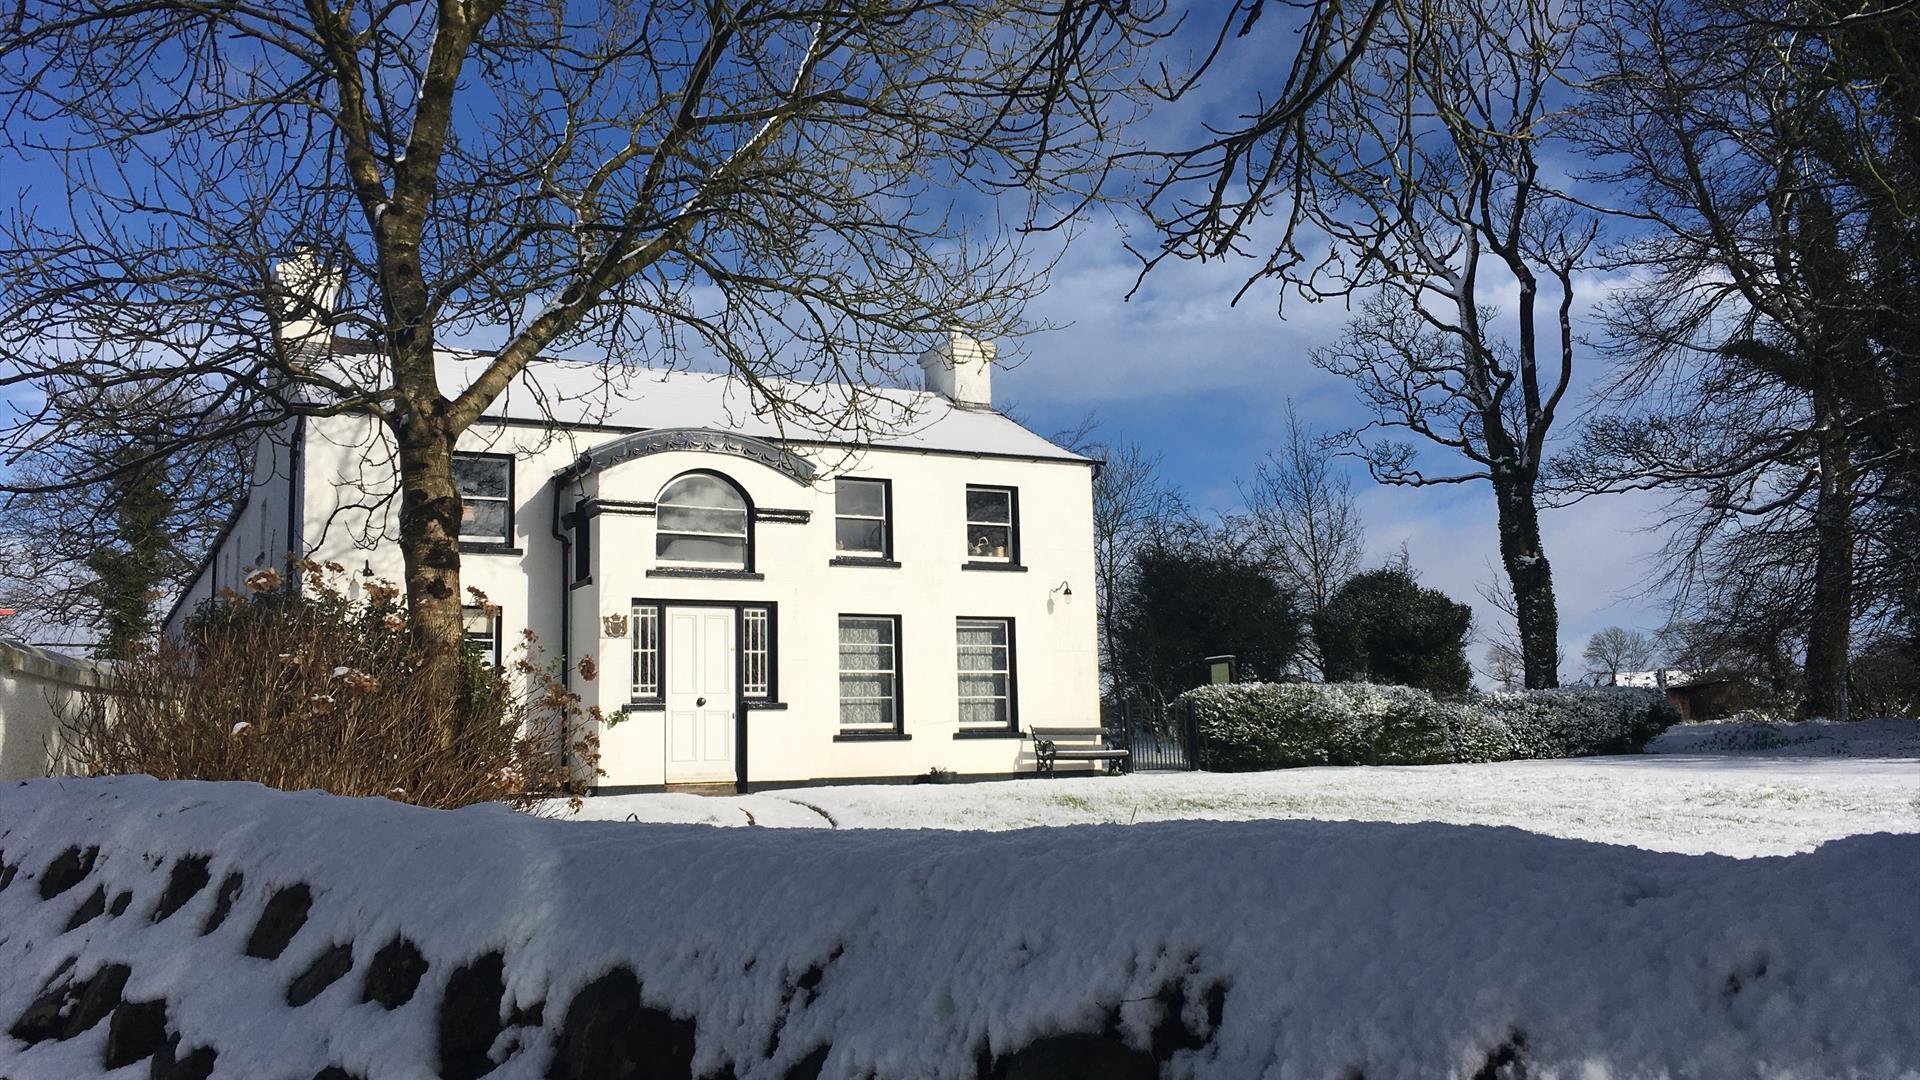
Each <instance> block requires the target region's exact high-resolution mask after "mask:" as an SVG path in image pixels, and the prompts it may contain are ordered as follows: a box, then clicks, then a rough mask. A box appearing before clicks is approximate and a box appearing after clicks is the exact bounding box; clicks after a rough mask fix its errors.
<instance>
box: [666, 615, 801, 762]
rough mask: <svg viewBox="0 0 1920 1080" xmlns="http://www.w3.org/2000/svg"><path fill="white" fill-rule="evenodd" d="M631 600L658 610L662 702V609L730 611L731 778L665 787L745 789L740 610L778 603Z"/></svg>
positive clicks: (668, 668)
mask: <svg viewBox="0 0 1920 1080" xmlns="http://www.w3.org/2000/svg"><path fill="white" fill-rule="evenodd" d="M632 603H633V604H635V605H641V604H653V605H658V606H659V607H660V609H661V615H662V619H661V623H662V625H661V627H660V653H661V655H660V677H661V697H662V700H663V703H664V699H665V697H666V694H667V693H668V692H669V689H670V688H669V687H668V685H667V682H666V680H667V679H668V678H669V677H670V675H671V673H672V672H671V661H670V660H669V659H668V653H670V652H671V651H672V646H671V643H670V642H669V641H668V633H667V627H666V619H665V615H666V612H667V611H668V610H670V609H673V608H725V609H727V610H728V611H730V612H731V613H732V615H733V631H732V634H733V642H734V648H733V664H732V668H733V779H732V780H731V781H728V780H724V779H723V780H705V781H685V782H675V781H672V780H669V781H667V786H668V787H670V788H674V789H698V788H711V787H714V786H715V785H725V784H728V783H731V784H732V785H733V786H734V788H735V790H737V791H742V792H744V791H746V790H747V783H748V779H747V699H746V692H745V686H746V682H745V678H744V676H745V674H746V673H745V671H744V665H745V650H744V649H742V648H741V647H740V646H741V642H742V641H743V640H744V637H743V634H742V631H743V627H742V625H741V624H742V621H743V620H744V618H745V616H744V615H743V612H744V611H745V609H747V608H752V607H758V608H766V609H767V610H768V611H769V612H774V611H777V610H778V609H779V608H778V605H776V604H775V603H773V602H772V601H770V600H680V599H675V598H672V597H665V596H636V597H634V598H633V600H632ZM777 632H778V631H776V633H777ZM776 648H777V646H776ZM775 655H778V654H777V652H776V653H775ZM772 662H776V663H777V661H772ZM670 737H671V736H670V735H668V734H666V733H664V732H663V733H662V736H661V744H660V752H661V754H662V757H663V760H662V766H663V768H664V766H665V760H664V756H665V754H666V752H667V744H666V740H667V739H668V738H670Z"/></svg>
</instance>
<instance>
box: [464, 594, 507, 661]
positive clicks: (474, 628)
mask: <svg viewBox="0 0 1920 1080" xmlns="http://www.w3.org/2000/svg"><path fill="white" fill-rule="evenodd" d="M460 625H461V629H462V630H463V631H464V632H465V634H466V639H467V647H468V648H470V649H472V650H473V651H474V653H475V655H477V656H479V657H480V659H481V660H482V661H483V662H485V663H488V664H491V665H493V666H494V667H499V666H500V609H499V608H497V607H493V606H491V605H469V606H467V607H463V608H461V609H460Z"/></svg>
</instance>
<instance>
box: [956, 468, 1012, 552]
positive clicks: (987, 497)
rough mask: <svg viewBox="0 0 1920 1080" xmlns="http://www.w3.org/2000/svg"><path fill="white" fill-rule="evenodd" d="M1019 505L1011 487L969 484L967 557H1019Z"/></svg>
mask: <svg viewBox="0 0 1920 1080" xmlns="http://www.w3.org/2000/svg"><path fill="white" fill-rule="evenodd" d="M1016 506H1017V500H1016V499H1015V497H1014V489H1012V488H1005V487H982V486H980V485H977V484H968V485H967V558H969V559H971V560H972V561H974V562H1003V563H1015V562H1018V561H1019V555H1020V532H1019V525H1018V522H1017V521H1016V520H1015V508H1016Z"/></svg>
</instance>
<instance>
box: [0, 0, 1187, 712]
mask: <svg viewBox="0 0 1920 1080" xmlns="http://www.w3.org/2000/svg"><path fill="white" fill-rule="evenodd" d="M1157 14H1158V10H1157V7H1156V5H1154V4H1153V3H1148V4H1145V5H1134V4H1130V3H1101V2H1094V3H1077V2H1076V3H1056V2H1049V0H957V2H954V3H942V4H927V3H922V2H919V0H876V2H873V3H862V4H857V5H833V4H828V5H819V4H797V3H787V2H778V0H768V2H750V3H739V2H712V0H700V2H694V0H656V2H650V3H635V2H611V3H606V4H593V5H584V6H582V5H565V4H562V5H540V4H529V3H508V2H506V0H440V2H438V3H434V4H428V5H374V6H371V7H369V6H363V5H356V4H351V3H342V2H330V0H308V2H306V3H304V4H291V3H283V2H276V0H232V2H223V3H217V4H206V3H201V2H198V0H49V2H47V3H41V4H35V5H23V6H21V7H19V8H18V9H17V10H16V11H14V13H13V15H12V19H11V24H10V26H9V27H8V30H7V37H6V41H5V46H4V48H3V49H0V102H4V108H5V110H6V125H5V131H6V138H7V140H8V143H9V144H10V148H11V149H12V150H13V151H14V152H15V153H16V154H18V155H19V156H21V157H22V158H24V159H26V160H28V161H30V162H31V163H32V165H33V167H34V168H36V169H39V170H42V171H43V175H44V176H45V177H46V179H45V180H44V181H43V183H42V184H40V185H38V186H37V187H36V188H35V189H32V191H31V193H30V195H29V197H28V201H27V202H25V203H23V205H21V206H20V207H19V209H18V210H17V211H16V212H15V213H14V214H13V215H12V216H11V217H10V218H8V219H6V220H5V221H4V223H0V385H4V386H7V387H10V388H14V389H15V390H17V391H19V390H24V391H30V395H28V396H22V397H17V398H16V400H21V401H31V400H38V401H42V402H45V401H51V400H54V399H56V398H57V397H58V396H60V395H62V394H66V393H70V392H75V391H88V390H93V389H97V388H100V387H109V386H111V387H115V388H117V389H118V390H119V391H120V392H122V393H125V394H128V395H131V396H134V397H136V398H139V397H142V396H143V395H144V396H151V395H154V394H157V393H158V392H159V388H161V387H164V388H166V390H167V392H168V393H169V394H171V395H173V398H172V400H174V401H175V402H176V403H177V405H178V407H180V408H182V409H185V410H188V412H187V415H188V416H189V417H190V418H192V419H194V420H196V421H198V422H196V423H190V424H187V425H184V426H185V427H186V429H187V432H186V433H185V434H182V435H180V436H179V437H178V438H175V439H172V440H169V441H166V442H163V443H162V444H160V445H156V446H153V447H151V448H149V449H148V451H147V453H146V457H147V458H149V459H152V460H158V459H161V458H164V457H165V456H166V455H169V454H172V453H174V452H175V451H177V450H179V449H181V448H183V447H185V446H187V445H189V444H190V443H191V442H194V441H208V440H218V439H225V438H230V437H234V436H236V435H243V434H245V433H248V432H258V431H264V430H269V429H273V428H276V427H277V426H278V425H280V424H282V423H283V422H285V421H286V420H287V418H288V417H290V416H296V415H303V414H339V413H344V412H356V413H367V414H370V415H372V416H373V417H375V418H376V419H377V421H378V422H379V424H380V425H381V426H382V428H383V430H384V432H385V435H386V438H387V439H388V440H389V441H390V442H391V445H392V452H393V454H394V458H395V465H396V469H397V475H398V481H397V484H398V498H399V513H398V531H399V536H398V538H397V539H398V543H399V545H400V548H401V550H402V552H403V554H404V556H405V575H404V576H405V582H404V584H405V587H406V592H407V598H408V604H409V621H410V625H411V632H412V633H413V635H414V641H415V645H416V647H417V648H418V649H420V650H422V652H423V653H425V654H426V655H427V656H428V658H429V663H428V664H427V666H426V667H425V668H424V669H423V670H424V672H425V676H424V677H427V678H431V679H440V680H448V679H452V678H453V677H454V676H455V672H456V669H457V666H458V658H459V651H460V644H461V628H460V604H461V588H460V559H459V551H458V546H457V537H458V531H459V522H460V517H461V504H460V496H459V493H458V490H457V489H456V486H455V484H454V480H453V474H452V470H451V453H452V449H453V445H454V441H455V439H456V438H457V437H458V436H459V435H460V434H461V432H463V431H465V430H466V429H467V428H468V427H469V426H471V425H472V424H474V423H475V422H476V421H477V420H479V419H480V418H481V417H482V416H483V415H484V414H485V413H486V412H487V410H488V408H489V406H490V405H492V403H493V402H494V401H495V400H496V399H497V398H498V397H499V396H500V395H501V393H502V392H503V391H504V390H505V389H506V388H507V387H508V386H509V385H510V384H511V383H512V382H513V381H514V380H515V379H516V378H518V377H519V376H520V375H521V374H522V373H523V372H524V371H525V370H526V368H527V366H528V364H529V362H530V361H532V360H534V359H535V358H536V357H537V356H539V355H540V354H542V353H543V352H549V351H563V350H565V351H573V352H575V353H576V354H587V355H594V356H602V357H606V358H607V359H609V360H610V361H612V362H616V363H620V362H629V361H631V360H634V359H638V358H645V357H646V356H649V355H652V356H662V355H664V356H669V357H671V356H676V355H681V354H683V353H685V352H686V351H688V350H691V349H694V348H699V349H705V350H708V351H710V352H711V353H712V354H713V355H715V356H716V357H717V358H718V359H719V360H720V361H721V362H724V363H725V364H726V365H728V366H729V367H730V368H731V370H732V371H733V372H734V373H736V374H737V375H739V376H740V377H741V378H742V379H744V380H745V381H746V382H747V383H748V384H749V385H750V386H752V387H753V388H755V389H756V391H758V392H760V393H761V394H762V399H761V401H760V404H762V405H765V406H769V407H776V408H777V407H778V406H781V405H788V406H792V407H794V408H796V409H797V408H800V407H801V406H799V405H797V404H795V403H793V402H791V401H779V400H768V398H769V396H771V397H773V398H777V397H778V394H777V392H775V391H773V389H772V388H773V387H774V385H775V384H774V382H773V377H775V376H779V375H798V376H804V377H808V378H812V379H818V380H825V381H830V382H837V383H840V384H843V385H846V386H852V387H858V386H862V385H866V384H868V383H871V382H873V381H876V380H884V379H885V378H886V377H887V376H888V374H889V373H890V372H891V370H892V369H893V368H894V366H896V365H897V364H899V363H900V362H901V361H902V360H904V359H905V358H907V357H911V356H912V355H914V354H916V353H917V352H918V351H919V349H920V347H921V346H922V345H923V344H924V342H925V341H926V340H927V339H928V338H929V337H930V336H932V335H935V334H938V333H942V332H944V331H946V330H947V329H948V328H949V327H952V326H955V325H960V326H966V327H969V328H971V329H974V330H976V331H977V332H982V333H987V334H1001V333H1007V332H1012V331H1016V330H1018V329H1019V326H1020V316H1019V310H1020V305H1021V302H1022V301H1023V300H1024V299H1025V297H1026V296H1027V295H1029V294H1030V292H1031V291H1032V290H1033V289H1034V288H1035V287H1036V286H1037V285H1038V283H1039V281H1040V280H1041V278H1042V277H1043V275H1044V267H1035V266H1033V265H1032V264H1031V263H1030V262H1029V261H1028V260H1027V259H1025V257H1024V255H1023V251H1022V250H1021V248H1020V246H1019V244H1018V242H1017V240H1016V239H1013V238H1012V233H1011V232H1010V231H1009V230H998V231H996V230H995V228H994V225H995V216H994V215H995V214H997V213H999V212H1001V211H1002V209H1003V203H1002V202H1001V201H998V200H994V199H991V198H986V196H995V195H998V194H1000V193H1002V192H1006V191H1008V190H1013V189H1017V190H1018V191H1019V192H1023V193H1025V194H1026V195H1027V196H1029V197H1030V199H1031V200H1032V201H1033V202H1044V201H1045V200H1048V199H1051V198H1054V197H1057V196H1072V197H1080V196H1084V195H1085V194H1086V191H1087V189H1088V186H1089V185H1090V184H1092V183H1093V181H1094V180H1095V179H1097V176H1098V174H1099V172H1100V169H1101V167H1102V165H1103V163H1104V161H1105V160H1106V156H1107V154H1108V151H1109V150H1110V148H1111V147H1110V139H1109V135H1110V132H1109V124H1110V120H1111V117H1110V116H1109V114H1108V112H1107V108H1108V106H1109V105H1110V104H1111V103H1112V101H1113V98H1114V95H1115V94H1116V93H1117V92H1120V91H1124V90H1127V89H1129V88H1130V87H1131V86H1132V85H1133V84H1132V82H1131V77H1130V75H1129V74H1128V68H1129V65H1130V64H1131V61H1132V57H1133V54H1134V52H1135V50H1136V49H1137V48H1139V47H1140V46H1142V45H1144V44H1146V43H1148V42H1149V41H1150V40H1151V31H1149V29H1148V27H1149V26H1150V25H1151V24H1152V23H1153V20H1154V18H1155V16H1156V15H1157ZM967 189H972V190H973V191H975V192H978V193H980V196H979V197H969V196H963V195H962V194H960V193H959V192H960V191H964V190H967ZM943 192H946V194H943ZM1031 205H1032V203H1031V202H1030V203H1029V206H1031ZM970 207H971V208H972V210H971V212H969V208H970ZM297 250H304V251H305V252H306V254H305V256H304V257H303V258H302V259H300V260H296V261H294V262H292V263H290V264H289V263H287V262H286V257H287V256H288V254H289V253H292V252H295V251H297ZM276 269H277V270H278V272H277V273H276ZM336 298H337V308H338V312H337V315H334V316H333V317H332V319H331V324H332V325H331V327H327V326H325V325H324V324H325V323H326V322H327V321H328V320H327V318H326V312H325V311H324V310H322V309H325V308H330V307H334V306H336V304H335V303H329V301H336ZM316 324H320V325H318V326H316ZM329 329H330V330H332V331H337V332H339V333H342V334H347V335H350V336H352V337H355V338H358V339H361V340H363V341H365V342H368V343H370V347H369V348H367V349H366V350H365V351H364V352H363V353H361V352H356V353H352V354H343V353H341V352H339V351H337V350H336V351H333V352H331V353H329V352H328V351H327V349H326V340H327V339H326V331H328V330H329ZM316 330H317V331H319V337H318V338H317V339H316V338H315V337H313V336H312V335H313V334H314V333H315V331H316ZM453 334H461V335H466V336H469V337H470V338H471V339H478V340H481V341H483V342H484V343H485V344H483V345H482V346H481V349H480V351H481V354H482V357H483V359H484V363H482V364H480V365H479V366H478V373H477V374H476V375H475V376H474V377H473V378H472V380H471V381H470V382H469V383H467V384H466V385H458V386H454V385H443V384H442V382H441V378H440V375H439V373H438V371H437V369H436V365H435V352H436V348H437V347H439V346H441V345H442V344H443V343H445V342H446V341H447V340H448V337H449V336H450V335H453ZM316 340H317V342H318V344H319V346H320V347H319V348H314V347H313V346H314V345H315V343H316ZM31 395H37V397H33V396H31ZM213 418H219V419H217V420H216V419H213ZM73 431H74V429H73V427H72V425H71V424H69V423H67V422H65V421H64V420H63V419H62V417H60V416H59V415H58V414H57V413H55V412H53V411H51V410H48V409H39V410H36V409H35V408H34V407H33V406H32V405H31V404H28V405H27V411H26V413H25V415H24V416H22V417H21V418H19V419H18V420H17V421H16V422H14V423H12V424H11V425H10V426H9V427H8V428H7V429H6V430H4V431H3V432H0V443H4V446H5V449H6V451H7V453H8V454H9V455H10V457H12V458H13V459H14V460H16V461H18V460H22V459H31V458H33V457H35V456H36V455H43V454H46V453H49V452H50V451H51V450H52V449H53V448H55V447H57V446H58V445H60V443H61V442H62V441H63V440H65V439H67V438H69V437H70V436H71V435H72V434H73ZM104 471H105V469H104V466H103V468H102V470H99V471H96V473H95V474H94V475H91V476H87V477H75V478H70V479H71V480H72V482H73V483H76V484H77V483H85V482H93V481H96V480H99V479H102V476H101V473H102V472H104ZM9 485H10V486H11V488H12V489H13V490H15V491H22V490H36V489H37V486H36V484H35V483H34V482H33V481H31V480H25V479H20V478H15V479H14V480H11V481H9Z"/></svg>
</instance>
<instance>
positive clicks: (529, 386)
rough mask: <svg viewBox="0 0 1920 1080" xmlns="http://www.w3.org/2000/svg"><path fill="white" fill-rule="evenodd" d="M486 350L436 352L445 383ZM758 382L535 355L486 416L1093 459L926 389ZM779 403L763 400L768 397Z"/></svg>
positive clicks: (475, 372)
mask: <svg viewBox="0 0 1920 1080" xmlns="http://www.w3.org/2000/svg"><path fill="white" fill-rule="evenodd" d="M490 359H491V357H489V356H486V355H484V354H478V353H467V352H455V351H451V350H448V351H443V352H441V353H440V354H439V367H440V383H441V387H442V390H443V392H444V393H447V394H449V395H451V394H455V393H458V392H460V391H461V390H462V389H464V388H465V387H467V386H468V385H469V384H471V383H472V382H473V380H474V379H475V378H477V377H479V375H480V373H481V372H482V371H484V370H485V367H486V364H487V363H488V362H489V360H490ZM763 385H764V386H765V390H764V391H760V390H756V389H754V388H752V387H750V386H748V384H747V383H746V381H745V380H744V379H741V378H738V377H735V376H729V375H716V374H713V373H710V372H703V371H671V370H663V369H659V368H644V367H630V366H619V365H609V364H599V363H592V362H588V361H578V360H555V359H549V358H544V357H543V358H541V359H539V360H536V361H534V363H533V364H532V365H530V366H529V367H528V369H527V370H526V371H525V372H523V373H522V374H521V375H520V376H519V377H518V378H516V379H515V380H514V381H513V383H512V384H511V385H510V386H509V387H508V389H507V392H506V393H504V394H502V395H501V397H500V399H499V400H497V401H495V402H494V403H493V405H492V407H490V408H489V409H488V410H487V415H488V416H493V417H501V418H504V419H509V420H531V421H539V422H542V423H547V422H558V423H561V424H567V425H579V426H601V427H613V428H630V429H652V428H712V429H716V430H721V431H732V432H738V433H739V434H742V435H752V436H755V437H757V438H762V439H769V440H772V441H776V442H797V443H856V444H861V445H873V446H888V447H898V448H902V449H910V450H940V451H950V452H957V453H970V454H988V455H1001V456H1009V457H1025V458H1043V459H1051V460H1061V461H1083V462H1084V461H1089V460H1091V459H1089V458H1086V457H1083V456H1082V455H1079V454H1075V453H1073V452H1071V451H1069V450H1064V449H1062V448H1060V447H1058V446H1056V445H1054V444H1053V443H1051V442H1049V441H1047V440H1046V439H1043V438H1041V437H1040V436H1038V435H1036V434H1034V433H1033V432H1031V431H1028V430H1027V429H1026V428H1024V427H1021V426H1020V425H1019V424H1018V423H1016V422H1015V421H1013V420H1012V419H1010V418H1009V417H1007V416H1005V415H1003V414H1001V413H998V412H995V411H993V410H990V409H971V408H957V407H955V406H954V404H953V403H952V402H951V401H949V400H947V399H946V398H945V397H943V396H941V395H939V394H936V393H932V392H929V391H924V390H903V389H898V388H891V387H880V388H871V389H869V388H865V387H862V388H858V389H855V388H852V387H849V386H846V385H844V384H833V383H803V382H796V381H792V380H787V379H769V380H766V381H765V383H764V384H763ZM769 397H772V398H776V399H779V401H780V402H781V407H780V408H779V409H778V410H777V411H776V410H775V409H772V408H769V406H768V398H769Z"/></svg>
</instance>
